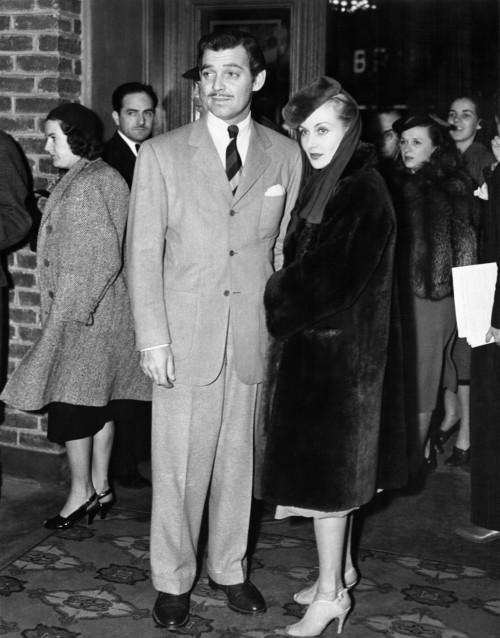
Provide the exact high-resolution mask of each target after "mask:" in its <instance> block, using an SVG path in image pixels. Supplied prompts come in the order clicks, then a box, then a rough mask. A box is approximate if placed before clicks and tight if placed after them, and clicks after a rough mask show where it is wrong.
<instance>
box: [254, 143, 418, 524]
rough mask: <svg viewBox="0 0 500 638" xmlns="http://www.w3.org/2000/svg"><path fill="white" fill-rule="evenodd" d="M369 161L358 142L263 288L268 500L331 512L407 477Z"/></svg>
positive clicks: (369, 153)
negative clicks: (318, 218) (319, 216)
mask: <svg viewBox="0 0 500 638" xmlns="http://www.w3.org/2000/svg"><path fill="white" fill-rule="evenodd" d="M374 163H375V155H374V152H373V150H372V148H371V147H369V146H367V145H365V144H360V145H359V147H358V149H357V150H356V152H355V153H354V155H353V157H352V158H351V160H350V163H349V164H348V165H347V167H346V169H345V171H344V173H343V175H342V177H341V179H340V180H339V182H338V184H337V186H336V188H335V190H334V192H333V194H332V196H331V198H330V200H329V202H328V204H327V206H326V209H325V213H324V216H323V220H322V222H321V223H320V224H308V223H306V222H299V224H298V225H295V230H294V231H293V232H292V233H291V234H290V233H289V237H288V238H287V242H286V246H285V267H284V268H283V269H282V270H281V271H278V272H276V273H275V274H274V275H273V276H272V277H271V278H270V280H269V282H268V284H267V287H266V292H265V307H266V315H267V323H268V329H269V332H270V334H271V336H272V337H273V342H272V345H271V352H270V364H269V371H268V382H267V384H266V386H265V396H264V401H263V406H264V407H263V413H264V421H265V432H266V435H267V441H266V447H265V453H264V462H263V475H262V484H261V492H262V496H263V498H264V499H265V500H267V501H268V502H270V503H274V504H280V505H288V506H295V507H304V508H309V509H316V510H321V511H327V512H328V511H340V510H345V509H348V508H351V507H356V506H361V505H363V504H364V503H367V502H368V501H370V500H371V498H372V497H373V495H374V493H375V491H376V489H377V488H389V487H399V486H402V485H404V483H405V481H406V432H405V424H404V417H403V403H402V388H401V385H400V383H401V373H400V371H401V355H400V346H401V343H400V326H399V323H398V321H397V315H398V312H397V304H396V299H397V298H396V297H395V291H394V285H393V284H394V282H393V259H394V248H395V241H396V224H395V217H394V211H393V207H392V202H391V199H390V196H389V194H388V191H387V188H386V186H385V183H384V181H383V179H382V178H381V176H380V174H379V173H378V171H377V170H376V169H375V168H374ZM389 404H390V409H387V408H388V407H389Z"/></svg>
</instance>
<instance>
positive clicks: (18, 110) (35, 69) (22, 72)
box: [0, 0, 82, 474]
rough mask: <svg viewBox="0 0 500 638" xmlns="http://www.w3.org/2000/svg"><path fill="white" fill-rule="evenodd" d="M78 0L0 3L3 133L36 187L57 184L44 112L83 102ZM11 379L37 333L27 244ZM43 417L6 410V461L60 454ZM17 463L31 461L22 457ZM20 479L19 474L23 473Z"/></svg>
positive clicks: (19, 275) (14, 261)
mask: <svg viewBox="0 0 500 638" xmlns="http://www.w3.org/2000/svg"><path fill="white" fill-rule="evenodd" d="M81 10H82V2H81V0H57V1H56V0H0V128H1V129H3V130H4V131H6V132H7V133H9V134H10V135H11V136H12V137H13V138H14V139H15V140H16V141H17V142H18V143H19V145H20V146H21V148H22V149H23V151H24V153H25V155H26V157H27V159H28V162H29V166H30V169H31V172H32V175H33V188H34V189H39V188H44V189H48V190H50V189H51V188H52V186H53V184H54V182H55V181H56V180H57V179H58V172H57V171H56V170H55V169H53V167H52V163H51V160H50V158H49V156H48V155H47V154H46V153H45V151H44V147H45V138H44V134H43V130H44V120H45V117H46V115H47V113H48V112H49V111H50V110H51V109H52V108H54V107H55V106H57V105H59V104H61V103H63V102H73V101H80V97H81V68H82V60H81V57H82V51H81V47H82V33H81V32H82V22H81ZM8 263H9V271H10V273H11V275H12V283H13V288H12V289H11V290H10V294H9V301H10V303H9V319H10V340H9V366H8V373H9V375H10V374H11V373H12V371H13V370H14V369H15V368H16V367H17V365H18V364H19V362H20V360H21V358H22V356H23V355H24V354H25V352H26V351H27V350H28V348H29V346H30V345H31V344H32V343H33V341H34V339H36V337H37V335H38V334H39V330H40V308H39V304H40V295H39V292H38V287H37V276H36V256H35V253H34V252H33V251H32V250H31V249H30V247H29V245H25V246H23V247H21V248H20V249H18V250H15V251H13V252H12V253H11V254H10V255H9V258H8ZM44 430H45V417H44V415H43V414H34V413H26V412H22V411H19V410H14V409H11V408H8V407H7V408H6V410H5V418H4V420H3V423H2V424H1V426H0V445H1V446H2V447H3V452H2V457H3V459H4V466H5V458H6V457H8V456H9V453H10V455H11V457H15V456H16V455H15V453H14V452H15V451H16V450H17V451H21V450H25V451H29V450H32V451H34V450H38V451H43V452H48V453H61V448H60V447H59V446H54V445H51V444H49V443H48V442H47V440H46V436H45V431H44ZM17 456H18V457H19V458H24V459H25V458H26V455H25V454H23V455H21V456H19V454H18V455H17ZM21 474H22V473H21Z"/></svg>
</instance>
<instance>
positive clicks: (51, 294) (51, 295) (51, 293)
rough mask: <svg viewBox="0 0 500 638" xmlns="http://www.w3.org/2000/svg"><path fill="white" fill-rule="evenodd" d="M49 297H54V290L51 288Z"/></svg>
mask: <svg viewBox="0 0 500 638" xmlns="http://www.w3.org/2000/svg"><path fill="white" fill-rule="evenodd" d="M49 297H50V298H51V299H54V293H53V292H52V290H49Z"/></svg>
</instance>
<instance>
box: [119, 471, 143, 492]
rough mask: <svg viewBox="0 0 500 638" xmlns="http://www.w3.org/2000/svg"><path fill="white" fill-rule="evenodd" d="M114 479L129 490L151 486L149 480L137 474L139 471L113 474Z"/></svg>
mask: <svg viewBox="0 0 500 638" xmlns="http://www.w3.org/2000/svg"><path fill="white" fill-rule="evenodd" d="M114 479H115V481H116V482H117V483H119V484H120V485H121V486H122V487H126V488H128V489H129V490H142V489H144V488H145V487H151V481H149V480H148V479H147V478H145V477H144V476H142V475H141V474H139V472H137V474H133V475H132V476H115V477H114Z"/></svg>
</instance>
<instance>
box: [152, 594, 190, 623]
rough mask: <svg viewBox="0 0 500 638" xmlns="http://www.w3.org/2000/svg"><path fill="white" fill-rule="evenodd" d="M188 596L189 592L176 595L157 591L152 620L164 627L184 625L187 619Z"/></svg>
mask: <svg viewBox="0 0 500 638" xmlns="http://www.w3.org/2000/svg"><path fill="white" fill-rule="evenodd" d="M189 597H190V592H186V593H185V594H180V595H178V596H176V595H175V594H167V593H166V592H163V591H161V592H159V594H158V597H157V599H156V602H155V606H154V607H153V620H154V621H155V622H156V624H157V625H160V627H165V628H166V629H179V627H184V625H185V624H186V623H187V621H188V620H189Z"/></svg>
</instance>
